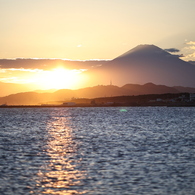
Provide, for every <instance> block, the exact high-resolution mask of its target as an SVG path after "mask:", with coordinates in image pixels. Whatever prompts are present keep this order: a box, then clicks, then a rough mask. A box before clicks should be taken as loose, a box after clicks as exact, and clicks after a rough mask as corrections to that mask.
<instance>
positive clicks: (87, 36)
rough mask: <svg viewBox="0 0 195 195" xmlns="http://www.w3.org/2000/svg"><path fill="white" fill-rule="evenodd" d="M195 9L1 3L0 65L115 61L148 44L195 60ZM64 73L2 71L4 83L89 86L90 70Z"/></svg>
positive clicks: (180, 1) (130, 1)
mask: <svg viewBox="0 0 195 195" xmlns="http://www.w3.org/2000/svg"><path fill="white" fill-rule="evenodd" d="M194 7H195V1H194V0H185V1H184V0H172V1H164V0H145V1H142V0H136V1H135V0H98V1H96V0H82V1H81V0H72V1H68V0H55V1H53V0H41V1H40V0H33V1H26V0H17V1H16V0H0V26H1V32H0V35H1V36H0V44H1V47H0V59H9V58H11V59H12V58H63V59H64V58H66V59H71V60H78V59H80V60H87V59H113V58H116V57H117V56H119V55H121V54H122V53H124V52H126V51H128V50H130V49H132V48H133V47H135V46H137V45H139V44H145V43H146V44H155V45H157V46H159V47H161V48H163V49H166V48H176V49H178V50H180V52H179V54H181V53H182V54H184V56H185V57H184V58H183V59H184V60H195V25H194V20H195V12H194ZM0 65H1V64H0ZM57 68H58V67H57ZM59 68H60V67H59ZM59 68H58V69H57V70H56V67H54V69H55V70H54V69H52V68H51V69H50V70H43V69H42V68H41V67H36V68H34V67H28V68H25V67H21V66H19V65H18V66H17V67H15V68H6V67H4V68H2V67H1V66H0V82H6V83H20V84H21V83H23V84H25V83H39V86H40V88H44V89H46V88H62V87H65V88H79V87H82V86H83V87H84V86H87V84H86V83H87V82H88V78H87V77H88V76H89V75H88V76H87V75H86V74H85V71H83V70H81V69H85V68H82V67H81V68H72V69H71V70H68V71H67V70H65V69H61V70H59ZM62 73H64V75H66V78H63V76H62ZM50 77H53V78H55V80H56V81H55V82H54V81H53V82H51V79H50ZM60 81H61V82H60ZM62 83H64V85H63V84H62Z"/></svg>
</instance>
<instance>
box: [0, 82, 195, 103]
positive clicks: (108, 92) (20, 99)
mask: <svg viewBox="0 0 195 195" xmlns="http://www.w3.org/2000/svg"><path fill="white" fill-rule="evenodd" d="M188 91H190V92H191V93H195V88H185V87H168V86H165V85H155V84H153V83H146V84H144V85H139V84H126V85H124V86H122V87H118V86H113V85H107V86H102V85H99V86H95V87H88V88H83V89H77V90H70V89H61V90H58V91H55V92H53V93H37V92H25V93H18V94H12V95H9V96H5V97H2V98H0V104H5V103H7V104H8V105H36V104H46V103H51V102H52V103H57V102H58V103H62V102H64V101H72V100H71V99H74V98H97V97H112V96H127V95H145V94H165V93H181V92H188Z"/></svg>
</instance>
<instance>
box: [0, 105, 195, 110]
mask: <svg viewBox="0 0 195 195" xmlns="http://www.w3.org/2000/svg"><path fill="white" fill-rule="evenodd" d="M79 107H82V108H88V107H89V108H99V107H195V104H186V105H184V104H173V105H170V104H167V105H160V104H155V105H149V104H143V105H74V106H64V105H47V106H46V105H44V106H42V105H7V106H0V109H1V108H79Z"/></svg>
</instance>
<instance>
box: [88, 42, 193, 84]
mask: <svg viewBox="0 0 195 195" xmlns="http://www.w3.org/2000/svg"><path fill="white" fill-rule="evenodd" d="M91 74H92V75H94V77H96V78H94V80H97V79H98V78H101V80H100V82H102V83H106V81H107V83H108V81H109V80H112V82H113V83H117V85H120V86H122V85H124V84H125V83H135V84H144V83H148V82H152V83H156V84H161V85H166V86H184V87H195V66H194V65H193V64H191V63H188V62H185V61H183V60H181V59H179V58H178V56H175V55H172V54H170V53H168V52H166V51H165V50H163V49H161V48H159V47H157V46H155V45H139V46H137V47H135V48H133V49H131V50H129V51H128V52H126V53H124V54H122V55H120V56H118V57H117V58H115V59H113V60H112V61H109V62H107V63H104V64H103V65H102V66H101V67H97V68H96V69H93V70H91Z"/></svg>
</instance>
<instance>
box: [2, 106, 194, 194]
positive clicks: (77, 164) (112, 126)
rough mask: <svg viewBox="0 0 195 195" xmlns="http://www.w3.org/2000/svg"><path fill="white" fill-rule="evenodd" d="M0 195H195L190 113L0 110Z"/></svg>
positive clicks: (141, 109)
mask: <svg viewBox="0 0 195 195" xmlns="http://www.w3.org/2000/svg"><path fill="white" fill-rule="evenodd" d="M0 194H1V195H4V194H14V195H17V194H25V195H26V194H56V195H62V194H63V195H64V194H65V195H70V194H91V195H96V194H105V195H108V194H120V195H124V194H128V195H131V194H133V195H134V194H136V195H137V194H138V195H139V194H147V195H154V194H155V195H161V194H166V195H167V194H169V195H173V194H174V195H175V194H179V195H181V194H184V195H189V194H191V195H194V194H195V108H166V107H136V108H131V107H128V108H123V109H122V108H5V109H3V108H2V109H0Z"/></svg>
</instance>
